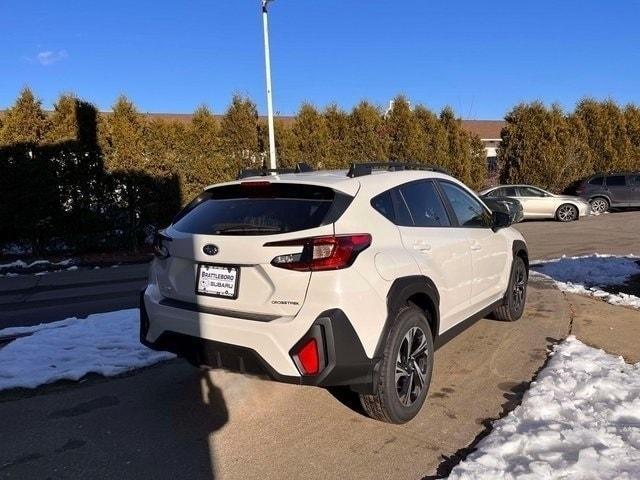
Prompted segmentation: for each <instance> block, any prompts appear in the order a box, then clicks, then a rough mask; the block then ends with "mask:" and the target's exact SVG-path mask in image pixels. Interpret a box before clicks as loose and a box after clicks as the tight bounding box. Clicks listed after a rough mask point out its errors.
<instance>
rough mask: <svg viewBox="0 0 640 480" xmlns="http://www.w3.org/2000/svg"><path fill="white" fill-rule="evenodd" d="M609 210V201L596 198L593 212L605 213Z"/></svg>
mask: <svg viewBox="0 0 640 480" xmlns="http://www.w3.org/2000/svg"><path fill="white" fill-rule="evenodd" d="M608 209H609V205H607V201H606V200H604V199H602V198H595V199H593V200H592V201H591V210H592V211H593V212H595V213H604V212H606V211H607V210H608Z"/></svg>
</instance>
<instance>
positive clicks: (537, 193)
mask: <svg viewBox="0 0 640 480" xmlns="http://www.w3.org/2000/svg"><path fill="white" fill-rule="evenodd" d="M518 191H519V192H520V196H521V197H546V195H545V193H544V192H543V191H542V190H538V189H537V188H533V187H518Z"/></svg>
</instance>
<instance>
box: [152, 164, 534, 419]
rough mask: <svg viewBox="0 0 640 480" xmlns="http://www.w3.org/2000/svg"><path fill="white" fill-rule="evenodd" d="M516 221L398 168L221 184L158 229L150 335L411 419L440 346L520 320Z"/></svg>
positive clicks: (439, 179) (521, 259)
mask: <svg viewBox="0 0 640 480" xmlns="http://www.w3.org/2000/svg"><path fill="white" fill-rule="evenodd" d="M413 168H416V167H413ZM379 169H382V171H380V170H379ZM509 225H510V218H509V216H508V215H506V214H504V213H502V212H493V213H492V212H491V211H489V209H488V208H487V207H486V205H485V204H484V203H482V201H481V200H480V199H479V198H478V197H477V196H476V194H475V193H473V192H472V191H471V190H469V188H467V187H466V186H465V185H463V184H462V183H461V182H459V181H458V180H456V179H454V178H452V177H450V176H448V175H446V174H443V173H440V172H438V171H433V170H430V171H424V170H423V171H417V170H403V169H402V164H398V163H394V164H392V166H387V167H384V166H380V164H359V165H353V166H352V168H351V169H350V170H349V172H346V171H330V172H329V171H318V172H304V173H287V174H276V175H269V176H266V175H265V176H257V177H251V178H243V179H241V180H239V181H235V182H229V183H224V184H219V185H213V186H210V187H208V188H207V189H206V190H205V191H204V192H203V193H202V194H201V195H200V196H198V197H197V198H196V199H195V200H194V201H193V202H191V203H190V204H189V205H187V206H186V207H185V208H184V210H183V211H182V212H181V213H180V214H179V215H178V216H177V217H176V218H175V219H174V221H173V223H172V224H171V225H170V226H169V227H168V228H166V229H165V230H164V231H162V232H161V233H160V234H158V236H157V238H156V242H155V251H156V255H155V258H154V260H153V261H152V263H151V269H150V276H149V284H148V286H147V287H146V289H145V290H144V291H143V292H142V295H141V303H140V337H141V341H142V343H143V344H144V345H147V346H148V347H150V348H154V349H157V350H166V351H170V352H174V353H177V354H178V355H181V356H183V357H184V358H186V359H187V360H188V361H189V362H191V363H193V364H194V365H197V366H203V365H204V366H208V367H212V368H224V369H228V370H233V371H240V372H244V373H251V374H258V375H263V376H267V377H270V378H272V379H275V380H278V381H282V382H290V383H295V384H301V385H316V386H321V387H330V386H349V387H350V388H351V389H352V390H353V391H354V392H357V393H358V394H359V396H360V401H361V403H362V406H363V408H364V410H365V411H366V412H367V413H368V414H369V415H370V416H371V417H373V418H375V419H378V420H382V421H387V422H393V423H403V422H406V421H408V420H410V419H411V418H413V417H414V416H415V415H416V414H417V413H418V411H419V410H420V408H421V407H422V404H423V403H424V401H425V398H426V397H427V391H428V388H429V383H430V379H431V373H432V369H433V362H434V348H437V347H438V346H440V345H442V344H444V343H445V342H447V341H448V340H450V339H451V338H452V337H454V336H455V335H457V334H458V333H459V332H460V331H462V330H463V329H464V328H466V327H467V326H468V325H470V324H471V323H473V321H475V320H476V319H478V318H481V317H483V316H485V315H487V314H489V313H491V312H493V314H494V316H495V317H497V318H498V319H502V320H508V321H513V320H517V319H518V318H520V316H521V315H522V312H523V309H524V304H525V299H526V289H527V278H528V265H529V260H528V254H527V246H526V244H525V242H524V239H523V237H522V236H521V235H520V233H519V232H517V231H516V230H515V229H513V228H508V227H509Z"/></svg>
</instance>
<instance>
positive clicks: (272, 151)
mask: <svg viewBox="0 0 640 480" xmlns="http://www.w3.org/2000/svg"><path fill="white" fill-rule="evenodd" d="M261 1H262V27H263V30H264V66H265V70H266V77H267V122H268V124H269V168H276V137H275V132H274V129H273V99H272V98H271V59H270V53H269V21H268V19H267V4H268V3H269V2H271V1H273V0H261Z"/></svg>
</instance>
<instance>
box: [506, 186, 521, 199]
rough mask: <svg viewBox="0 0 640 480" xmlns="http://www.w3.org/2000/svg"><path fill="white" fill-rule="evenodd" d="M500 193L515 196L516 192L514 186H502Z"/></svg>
mask: <svg viewBox="0 0 640 480" xmlns="http://www.w3.org/2000/svg"><path fill="white" fill-rule="evenodd" d="M502 195H503V196H505V197H517V196H518V192H517V191H516V187H504V188H503V189H502Z"/></svg>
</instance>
